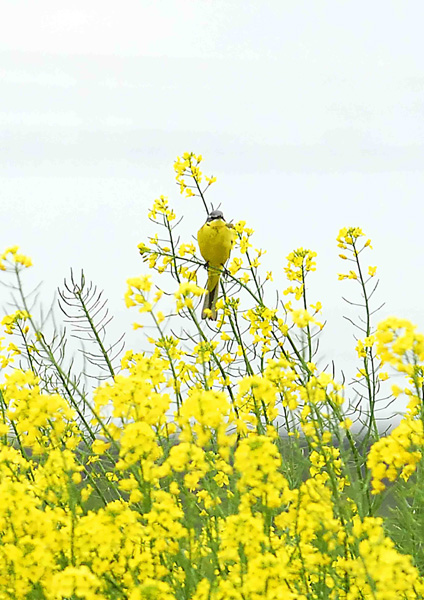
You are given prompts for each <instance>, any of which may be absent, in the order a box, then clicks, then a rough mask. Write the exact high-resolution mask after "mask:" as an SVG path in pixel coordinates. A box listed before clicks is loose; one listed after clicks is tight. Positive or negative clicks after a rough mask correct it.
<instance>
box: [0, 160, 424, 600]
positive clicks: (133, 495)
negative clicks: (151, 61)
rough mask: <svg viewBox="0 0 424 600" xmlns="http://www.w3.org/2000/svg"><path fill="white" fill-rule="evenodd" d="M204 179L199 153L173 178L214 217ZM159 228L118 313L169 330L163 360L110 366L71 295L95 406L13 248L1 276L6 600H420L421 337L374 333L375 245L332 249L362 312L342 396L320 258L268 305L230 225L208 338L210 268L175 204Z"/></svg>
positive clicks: (303, 263)
mask: <svg viewBox="0 0 424 600" xmlns="http://www.w3.org/2000/svg"><path fill="white" fill-rule="evenodd" d="M201 161H202V157H201V156H196V155H195V154H192V153H186V154H184V155H183V156H182V157H181V158H180V157H179V158H178V159H177V161H176V162H175V171H176V178H177V182H178V184H179V186H180V190H181V193H182V194H184V195H185V196H187V197H193V198H192V201H194V200H198V201H201V202H203V203H204V206H205V208H206V209H207V204H206V200H205V193H206V191H207V190H208V189H209V188H210V186H211V185H212V184H214V182H215V178H213V177H205V176H204V175H203V174H202V172H201V170H200V163H201ZM149 217H150V219H151V220H152V221H154V222H155V223H156V224H157V226H158V228H160V232H161V233H160V235H159V233H158V235H156V236H153V237H151V238H149V239H148V240H146V241H145V242H143V243H141V244H140V246H139V250H140V253H141V255H142V259H143V260H144V264H145V265H146V269H145V273H144V274H143V275H141V276H139V277H134V278H132V279H130V280H129V281H128V291H127V293H126V296H125V301H126V304H127V306H128V307H130V308H131V307H132V309H133V310H136V311H138V313H141V314H140V315H139V320H141V321H143V322H142V323H139V324H135V327H142V326H143V325H144V324H145V323H146V322H149V324H150V325H153V326H154V331H155V332H156V333H155V334H151V331H152V328H151V327H150V328H149V330H148V331H149V336H148V338H147V341H148V343H149V344H150V347H151V351H149V352H140V353H136V352H132V351H128V350H127V351H126V352H124V353H120V352H119V346H118V351H116V348H117V347H116V346H115V347H114V346H113V345H112V346H107V345H106V344H105V342H104V337H103V332H104V328H105V321H104V320H102V319H103V317H102V314H103V313H102V309H103V305H102V303H101V300H100V298H99V297H98V296H97V295H96V292H95V290H94V291H93V288H92V287H90V285H88V284H87V282H86V281H85V279H84V277H83V276H82V277H81V280H80V281H75V280H74V279H73V278H72V280H71V281H70V282H68V283H67V285H66V289H65V290H63V292H62V293H61V307H62V310H63V312H65V314H66V315H67V318H68V322H69V321H70V322H71V324H73V325H74V327H75V331H76V332H80V333H81V334H82V335H83V336H85V338H84V339H86V340H90V341H91V342H94V344H95V347H96V351H92V350H91V351H90V352H87V354H86V358H87V361H88V362H89V363H90V364H91V365H94V367H96V368H100V369H102V372H103V373H104V375H105V376H104V382H103V383H102V384H101V385H100V386H99V387H97V389H95V390H94V392H93V391H91V390H90V389H89V386H87V384H86V382H85V381H84V378H83V377H82V375H81V373H78V372H77V373H75V372H74V369H73V365H72V361H71V363H67V362H66V360H65V344H66V339H65V337H64V335H62V334H61V333H60V332H58V331H54V332H53V333H50V334H48V333H47V332H46V331H44V330H43V328H42V327H41V325H40V324H39V323H38V322H37V319H36V317H35V316H34V315H33V311H32V306H31V302H30V300H29V298H28V295H27V294H26V292H25V283H24V275H25V270H26V269H27V268H29V267H30V266H31V260H30V259H29V258H28V257H27V256H25V255H23V254H21V253H20V252H19V249H18V248H17V247H14V248H8V249H7V250H6V251H5V252H4V253H3V254H2V255H1V256H0V269H1V270H2V271H5V273H0V275H1V276H4V277H13V278H14V283H13V286H14V298H15V302H16V311H15V312H14V313H12V314H9V315H6V316H5V317H4V318H3V321H2V327H3V331H4V334H3V337H2V338H1V343H0V352H1V353H0V365H1V367H2V379H1V381H2V383H1V384H0V408H1V413H0V415H1V418H0V439H1V445H0V600H6V599H7V600H9V599H15V600H60V599H63V600H65V599H66V600H76V599H85V600H112V599H113V600H115V599H116V600H118V599H119V600H121V599H122V600H174V599H176V600H188V599H191V600H260V599H267V600H277V599H278V600H280V599H281V600H283V599H284V600H312V599H314V600H315V599H317V600H318V599H322V600H324V599H325V600H327V599H330V600H339V599H340V600H359V599H367V600H368V599H370V600H371V599H373V600H400V599H412V598H414V599H415V598H423V597H424V579H423V575H424V555H423V548H424V511H423V507H424V483H423V478H422V477H421V473H422V469H423V465H422V453H421V448H422V446H423V445H424V432H423V416H424V412H423V383H424V379H423V366H422V365H423V361H424V336H422V335H421V334H419V333H417V332H416V330H415V327H414V326H413V325H412V324H411V323H409V322H408V321H405V320H400V319H396V318H390V319H387V320H385V321H383V322H380V323H378V324H374V323H373V321H372V314H373V307H372V295H373V290H374V289H375V281H376V269H375V267H367V266H364V265H363V263H362V260H363V253H364V255H366V253H368V252H369V251H370V250H371V243H370V240H368V239H367V237H366V236H365V235H364V233H363V232H362V231H361V229H360V228H358V227H352V228H346V229H343V230H342V231H340V233H339V235H338V238H337V243H338V246H339V250H340V257H341V260H342V261H344V262H343V263H342V264H343V265H346V264H348V265H349V268H348V269H344V272H343V273H342V274H341V275H339V279H341V280H343V279H348V280H351V281H349V285H351V286H353V287H355V289H356V291H357V294H358V297H359V299H360V300H359V302H358V304H360V306H361V310H362V319H361V321H360V323H361V326H362V333H363V335H362V336H361V338H360V339H358V341H357V346H356V351H357V355H358V361H359V362H360V366H359V370H358V376H357V380H356V386H353V387H352V386H350V387H349V388H347V387H346V388H345V387H344V386H343V385H341V384H340V383H339V382H337V381H335V380H334V378H333V376H332V375H331V374H329V373H328V372H325V371H322V372H320V371H319V370H318V368H317V366H316V364H315V362H316V361H315V356H316V350H317V340H318V339H319V335H320V331H321V330H322V328H323V324H322V322H321V321H320V313H321V309H322V307H321V304H320V303H319V302H316V303H315V304H311V303H310V301H309V299H308V300H307V281H308V277H309V276H310V274H311V272H313V271H314V270H315V260H314V259H315V253H314V252H312V251H310V250H305V249H302V248H300V249H298V250H295V251H294V252H292V253H291V254H290V255H289V256H288V258H287V260H288V263H287V267H286V269H285V270H286V275H287V279H288V282H289V283H288V287H287V289H286V290H285V291H284V295H283V296H282V299H280V300H279V301H278V303H277V304H274V305H270V304H269V303H268V301H267V300H266V298H267V290H268V286H270V285H271V283H270V282H271V281H272V274H271V273H265V274H262V271H261V266H260V259H261V255H262V251H261V250H252V245H251V238H252V234H253V231H252V230H251V229H249V228H248V227H247V226H246V223H244V222H239V223H236V224H235V225H234V227H235V231H236V233H237V242H236V246H235V249H234V251H233V255H232V257H231V259H230V262H229V264H228V266H227V269H226V273H225V275H224V276H223V277H222V279H223V281H222V290H221V291H222V293H221V297H220V300H219V301H218V321H217V322H216V323H212V324H206V323H205V322H204V321H201V320H200V316H199V314H200V309H199V302H200V300H201V296H202V294H203V292H204V290H203V288H202V287H200V286H199V284H200V280H203V278H204V276H205V275H204V271H203V269H202V270H199V269H200V268H201V267H202V266H203V262H204V261H203V260H202V259H201V257H200V256H199V253H198V250H197V248H196V247H195V245H194V244H192V243H182V242H180V241H179V239H178V237H177V234H176V229H177V225H178V223H177V221H178V220H177V219H176V215H175V213H174V211H173V209H172V208H171V207H170V205H169V202H168V200H167V198H165V197H163V196H161V197H160V198H159V199H157V200H155V202H154V205H153V207H152V209H151V211H150V213H149ZM147 268H148V269H149V270H151V271H152V272H154V273H156V275H155V278H153V277H152V276H150V275H149V274H147ZM198 275H199V284H198V280H197V277H198ZM161 277H162V279H161ZM161 281H162V282H163V285H159V284H160V282H161ZM99 315H100V320H99ZM175 330H179V331H180V334H178V335H176V334H174V333H172V332H173V331H175ZM394 377H395V378H396V379H395V381H396V385H390V384H391V381H390V380H391V379H392V380H394V379H393V378H394ZM352 390H353V391H352ZM387 390H388V391H387ZM399 396H402V397H405V396H406V397H407V399H408V406H407V409H406V412H405V414H404V415H403V417H402V419H401V421H400V423H399V424H397V425H396V426H395V425H393V426H392V429H391V430H389V431H385V432H383V431H382V430H381V427H380V426H379V421H378V418H377V416H378V410H379V408H380V407H381V405H384V404H386V405H387V404H389V403H390V402H391V401H392V400H393V399H394V398H397V397H399Z"/></svg>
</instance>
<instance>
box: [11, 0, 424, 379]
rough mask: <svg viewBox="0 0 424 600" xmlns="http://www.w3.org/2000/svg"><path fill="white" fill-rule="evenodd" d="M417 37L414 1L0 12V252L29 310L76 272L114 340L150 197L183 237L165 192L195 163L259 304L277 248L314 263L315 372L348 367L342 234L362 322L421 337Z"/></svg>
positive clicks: (174, 198) (104, 5) (186, 205)
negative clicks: (395, 325) (324, 363)
mask: <svg viewBox="0 0 424 600" xmlns="http://www.w3.org/2000/svg"><path fill="white" fill-rule="evenodd" d="M423 20H424V4H423V3H422V2H421V1H420V0H416V1H413V0H411V1H403V2H401V1H400V0H399V1H394V0H389V1H387V0H386V1H373V2H369V1H367V2H365V1H363V0H359V1H343V2H340V1H339V0H331V1H325V0H319V1H318V0H315V1H313V0H308V1H302V0H290V1H288V0H276V1H273V2H272V1H269V2H264V1H263V0H253V1H243V0H213V1H212V0H210V1H206V0H191V1H185V0H173V1H171V0H160V1H157V2H153V1H151V2H148V1H144V0H139V1H134V0H126V2H121V3H117V2H111V1H110V0H102V1H98V0H90V2H87V1H86V0H84V1H81V0H73V1H72V2H65V1H63V0H62V1H58V0H39V1H38V2H32V1H30V0H27V1H23V0H13V1H7V0H6V1H5V2H4V3H3V5H2V20H1V24H0V136H1V140H2V143H1V145H0V223H1V233H2V244H1V249H3V248H5V247H6V246H9V245H14V244H18V245H19V246H20V247H21V249H22V251H23V252H24V253H26V254H28V255H30V256H31V257H32V258H33V261H34V268H33V269H32V273H31V274H29V273H28V281H35V282H38V281H44V282H45V285H44V293H45V296H46V302H48V300H49V298H50V297H51V294H52V291H53V290H54V289H55V288H56V287H57V285H60V284H61V282H62V280H63V278H64V277H65V276H66V275H67V274H68V273H69V268H70V267H73V268H74V269H75V270H78V269H80V268H81V267H83V268H84V270H85V272H86V275H87V277H88V278H92V279H93V280H94V281H95V282H96V284H97V285H98V286H99V288H104V289H105V293H106V295H107V296H108V297H109V300H110V305H111V309H112V311H113V312H114V313H115V314H116V315H117V317H116V319H117V321H116V323H115V327H117V330H122V329H124V328H128V324H129V323H131V322H132V321H133V320H134V319H135V315H132V314H128V311H127V310H126V309H125V308H124V305H123V294H124V292H125V281H126V279H127V278H128V277H131V276H136V275H138V274H140V273H142V272H144V265H143V264H142V262H141V260H140V257H139V255H138V251H137V244H138V243H139V242H140V241H142V240H144V239H146V237H147V235H149V234H151V233H153V230H152V226H151V224H150V223H149V221H148V220H147V207H149V206H150V205H151V204H152V202H153V200H154V199H155V198H157V197H158V196H159V195H161V194H164V195H167V196H169V198H170V201H171V203H172V204H173V206H174V208H175V210H176V212H177V213H178V214H179V215H184V217H185V218H184V223H183V226H182V232H183V234H184V233H186V235H187V237H189V235H190V234H195V233H196V232H197V230H198V229H199V227H200V225H201V224H202V222H203V221H204V211H203V208H202V206H201V205H200V204H195V203H194V202H193V201H189V200H185V199H183V198H182V197H181V196H179V195H178V189H177V187H176V185H175V183H174V172H173V162H174V160H175V158H176V156H177V155H181V154H182V153H183V152H185V151H194V152H196V153H201V154H202V155H203V156H204V169H205V172H206V173H207V174H214V175H216V176H217V177H218V182H217V183H216V184H215V185H214V187H213V188H212V190H211V191H210V194H209V200H210V201H212V202H214V204H215V205H216V204H219V203H221V208H222V210H223V211H224V214H225V216H226V218H227V220H230V219H233V220H235V221H238V220H240V219H244V220H246V221H247V223H248V224H249V225H250V226H251V227H253V228H254V229H255V231H256V235H255V238H254V240H255V244H256V246H257V247H262V248H266V249H267V250H268V253H267V255H266V258H265V259H264V267H265V269H266V270H270V269H271V270H273V271H274V273H275V276H276V285H278V286H282V285H283V283H282V282H283V279H282V276H281V274H282V272H283V267H284V266H285V257H286V256H287V255H288V254H289V252H291V251H292V250H293V249H294V248H298V247H300V246H303V247H305V248H311V249H313V250H315V251H316V252H317V253H318V271H317V274H316V275H315V276H314V277H313V278H312V279H311V285H312V289H311V292H310V298H311V301H312V300H321V302H322V303H323V305H324V318H326V319H327V320H328V321H329V323H328V348H327V357H328V358H333V356H334V358H336V360H337V359H338V358H340V364H339V366H340V367H342V366H343V361H347V362H349V360H350V359H351V358H352V357H353V356H354V350H353V348H354V345H355V344H354V342H353V339H351V337H350V336H351V335H352V330H351V328H350V326H349V325H348V324H347V323H346V322H345V321H344V320H343V318H342V315H343V313H345V314H349V315H350V316H353V313H352V312H349V309H348V308H347V307H345V306H344V305H343V303H342V300H341V296H342V295H344V296H348V297H349V296H350V295H351V289H352V287H351V286H350V283H351V282H348V283H346V282H342V283H340V282H338V281H337V273H338V272H341V271H343V270H345V268H346V265H345V264H344V263H342V261H341V260H340V259H338V258H337V257H338V249H337V246H336V242H335V238H336V236H337V233H338V231H339V229H340V228H341V227H343V226H351V225H357V226H360V227H362V228H363V229H364V231H365V232H366V234H367V235H368V236H369V237H371V239H372V240H373V245H374V251H373V252H372V253H370V254H369V259H368V260H367V261H366V262H367V263H368V264H371V265H377V266H378V267H379V269H378V273H379V275H380V278H381V283H380V288H379V294H378V299H377V300H378V301H380V302H386V307H385V308H384V310H383V311H382V313H381V318H383V317H384V316H386V315H389V314H396V315H397V316H399V317H405V318H409V319H411V320H412V321H414V322H415V323H417V324H418V325H419V326H420V328H421V330H422V331H424V309H423V308H422V298H423V296H424V282H423V277H422V263H423V259H422V255H423V250H422V247H421V240H422V235H423V234H422V230H423V222H424V208H423V193H424V173H423V159H424V142H423V139H424V120H423V114H424V68H423V61H422V57H423V56H424V38H423V35H422V23H423ZM187 241H188V239H187ZM0 300H1V302H0V305H1V306H5V303H6V300H7V295H6V291H5V290H4V289H3V288H0ZM272 300H273V297H272V299H271V300H270V301H272ZM131 336H132V337H131V346H133V347H134V349H141V348H143V347H145V344H144V342H143V341H142V340H141V338H140V340H139V338H137V337H135V335H134V334H131ZM138 343H139V344H140V347H139V348H136V347H135V346H136V345H137V344H138Z"/></svg>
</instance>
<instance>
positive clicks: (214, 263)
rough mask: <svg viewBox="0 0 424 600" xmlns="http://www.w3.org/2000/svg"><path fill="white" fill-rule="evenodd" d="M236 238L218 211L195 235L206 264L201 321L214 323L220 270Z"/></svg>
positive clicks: (214, 211) (213, 213)
mask: <svg viewBox="0 0 424 600" xmlns="http://www.w3.org/2000/svg"><path fill="white" fill-rule="evenodd" d="M235 237H236V232H235V229H234V228H233V227H232V226H231V225H228V224H227V223H226V222H225V219H224V215H223V214H222V212H221V211H220V210H213V211H212V212H211V213H210V215H209V216H208V218H207V220H206V223H205V224H204V225H203V227H201V228H200V229H199V231H198V233H197V241H198V243H199V248H200V253H201V255H202V256H203V258H204V259H205V261H206V262H207V264H208V282H207V284H206V289H207V293H206V296H205V301H204V303H203V309H202V319H208V318H209V319H211V320H212V321H216V307H215V305H216V301H217V299H218V292H219V280H220V277H221V272H220V271H221V269H222V267H223V266H224V265H225V263H226V262H227V260H228V259H229V258H230V252H231V248H232V247H233V244H234V240H235Z"/></svg>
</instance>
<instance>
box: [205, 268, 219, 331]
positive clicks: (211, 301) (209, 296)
mask: <svg viewBox="0 0 424 600" xmlns="http://www.w3.org/2000/svg"><path fill="white" fill-rule="evenodd" d="M220 277H221V273H219V272H217V271H216V270H214V271H209V273H208V282H207V284H206V289H207V292H206V294H205V300H204V302H203V308H202V319H210V320H211V321H216V316H217V313H216V301H217V300H218V293H219V279H220Z"/></svg>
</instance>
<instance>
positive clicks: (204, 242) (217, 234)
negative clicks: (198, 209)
mask: <svg viewBox="0 0 424 600" xmlns="http://www.w3.org/2000/svg"><path fill="white" fill-rule="evenodd" d="M234 238H235V230H234V229H232V228H230V227H228V225H227V224H226V223H225V221H223V220H222V219H216V220H214V221H211V222H210V223H205V224H204V225H203V227H201V228H200V229H199V232H198V234H197V241H198V243H199V248H200V253H201V255H202V256H203V258H204V259H205V261H206V262H207V263H208V264H209V265H211V266H212V267H221V266H222V265H224V264H225V263H226V262H227V260H228V259H229V257H230V252H231V248H232V245H233V241H234Z"/></svg>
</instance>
